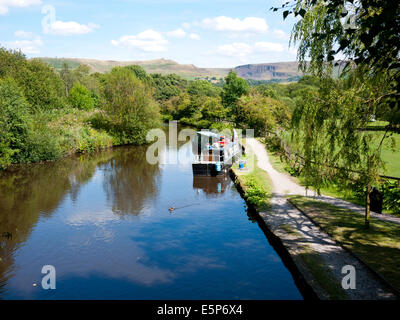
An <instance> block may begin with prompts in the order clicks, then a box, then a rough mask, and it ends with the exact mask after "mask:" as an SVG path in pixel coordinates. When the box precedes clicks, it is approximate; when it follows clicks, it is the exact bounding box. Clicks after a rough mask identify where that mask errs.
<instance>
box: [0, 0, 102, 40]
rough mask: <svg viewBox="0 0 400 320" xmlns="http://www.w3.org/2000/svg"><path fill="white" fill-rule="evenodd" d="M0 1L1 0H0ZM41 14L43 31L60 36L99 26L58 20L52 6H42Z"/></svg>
mask: <svg viewBox="0 0 400 320" xmlns="http://www.w3.org/2000/svg"><path fill="white" fill-rule="evenodd" d="M0 1H1V0H0ZM42 14H45V16H44V18H43V19H42V28H43V33H45V34H54V35H60V36H72V35H79V34H87V33H90V32H93V31H94V30H95V29H97V28H100V26H99V25H97V24H94V23H89V24H87V25H85V24H80V23H78V22H76V21H67V22H65V21H60V20H56V9H55V8H54V6H51V5H46V6H44V7H43V8H42Z"/></svg>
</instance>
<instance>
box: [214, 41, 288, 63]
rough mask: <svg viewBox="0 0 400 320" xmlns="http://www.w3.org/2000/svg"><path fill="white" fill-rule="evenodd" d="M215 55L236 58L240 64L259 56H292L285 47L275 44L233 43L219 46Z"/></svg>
mask: <svg viewBox="0 0 400 320" xmlns="http://www.w3.org/2000/svg"><path fill="white" fill-rule="evenodd" d="M217 53H218V54H219V55H222V56H227V57H234V58H238V59H239V60H240V61H241V62H245V61H248V60H249V61H250V60H254V59H256V58H258V57H260V54H265V53H275V54H292V52H290V51H289V50H288V51H285V47H284V46H283V45H282V44H280V43H275V42H256V43H254V44H247V43H244V42H234V43H231V44H225V45H221V46H219V47H218V48H217Z"/></svg>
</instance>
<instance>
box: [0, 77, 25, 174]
mask: <svg viewBox="0 0 400 320" xmlns="http://www.w3.org/2000/svg"><path fill="white" fill-rule="evenodd" d="M29 110H30V106H29V104H28V103H27V101H26V99H25V98H24V96H23V94H22V90H21V89H20V88H19V87H18V85H17V84H16V82H15V81H14V80H13V79H11V78H6V79H4V80H0V169H4V168H5V167H6V166H8V165H9V164H11V163H12V162H14V160H15V159H16V158H24V153H25V152H26V141H27V138H28V135H29V131H30V130H31V125H32V118H31V115H30V113H29Z"/></svg>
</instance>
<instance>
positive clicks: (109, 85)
mask: <svg viewBox="0 0 400 320" xmlns="http://www.w3.org/2000/svg"><path fill="white" fill-rule="evenodd" d="M104 110H105V112H104V114H103V116H104V123H105V124H106V126H107V127H108V128H109V129H110V131H111V133H112V135H113V136H114V137H116V139H117V141H118V142H119V143H121V144H128V143H136V144H142V143H144V142H145V137H146V133H147V131H148V130H149V129H152V128H154V127H157V126H158V124H159V107H158V104H157V103H156V102H155V101H154V100H153V98H152V90H151V87H150V86H148V85H147V84H145V83H143V82H141V81H140V80H139V79H138V78H136V76H135V75H134V73H132V72H131V71H129V70H128V69H125V68H114V69H113V70H111V73H110V74H108V75H107V77H106V81H105V85H104Z"/></svg>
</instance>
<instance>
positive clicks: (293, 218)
mask: <svg viewBox="0 0 400 320" xmlns="http://www.w3.org/2000/svg"><path fill="white" fill-rule="evenodd" d="M247 144H248V145H249V146H250V147H251V148H252V150H253V152H254V153H255V154H256V155H257V158H258V166H259V167H260V168H261V169H263V170H265V171H267V172H268V174H269V176H270V178H271V180H272V182H273V197H272V200H271V202H272V206H273V207H272V210H271V212H270V213H260V215H261V217H262V218H263V220H264V222H265V223H266V225H267V226H268V228H269V229H270V230H271V232H272V233H274V234H275V235H277V236H278V237H279V238H280V239H281V241H282V243H283V245H284V246H285V247H286V249H287V250H288V251H289V253H290V254H291V256H292V258H293V259H294V261H295V263H296V261H297V262H298V263H296V264H297V265H298V266H299V264H301V262H300V261H301V259H299V254H300V253H301V252H302V250H303V248H304V246H307V247H309V248H311V249H312V251H314V252H317V253H318V254H319V255H320V257H321V258H322V259H323V260H324V262H325V264H326V265H327V266H328V268H329V269H330V271H331V273H332V275H333V276H334V278H335V279H336V280H337V281H338V283H339V284H340V283H341V282H342V279H343V277H344V275H343V274H342V273H341V271H342V268H343V266H345V265H352V266H354V267H355V269H356V289H353V290H352V289H349V290H346V294H347V295H348V296H349V298H350V299H362V300H376V299H394V298H395V295H394V294H393V293H392V291H391V289H390V288H388V287H387V286H386V285H385V284H384V283H382V281H381V280H380V279H379V278H377V277H376V276H375V275H374V274H373V273H372V272H371V271H370V270H369V269H368V268H367V267H366V266H365V265H364V264H362V263H360V261H359V260H357V259H356V258H355V257H354V256H353V255H351V254H350V253H348V252H347V251H345V250H344V249H343V248H342V247H341V246H339V245H338V244H336V242H335V241H333V240H332V239H331V238H330V237H329V236H328V235H327V234H326V233H324V232H322V231H321V230H320V229H319V228H318V227H317V226H315V225H314V224H313V223H312V222H311V220H309V219H308V218H307V217H306V216H305V215H304V214H302V213H301V212H300V211H299V210H297V209H296V208H294V207H293V206H292V205H290V204H289V203H288V202H287V201H286V195H287V194H298V195H305V194H306V190H305V188H304V187H302V186H299V185H298V184H296V183H295V182H293V181H292V180H291V179H290V178H289V177H288V176H287V175H285V174H282V173H280V172H278V171H276V170H275V169H274V168H273V167H272V165H271V163H270V162H269V159H268V155H267V152H266V150H265V146H264V145H263V144H261V143H260V142H258V141H257V140H255V139H247ZM332 199H333V198H332ZM288 225H290V226H291V227H292V229H294V230H296V235H295V236H294V235H293V234H290V233H288V232H284V231H283V230H284V229H285V228H283V226H288ZM299 262H300V263H299ZM300 269H303V270H300V271H301V272H302V273H303V275H304V277H305V278H306V280H307V282H309V283H310V282H311V285H312V286H313V288H314V289H316V288H317V291H321V292H320V293H319V296H320V297H321V298H328V296H326V295H325V296H324V293H323V290H320V289H321V288H318V287H319V286H318V283H317V281H316V280H315V279H313V276H312V275H310V274H309V275H307V274H306V273H307V270H305V269H307V268H301V266H300Z"/></svg>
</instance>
